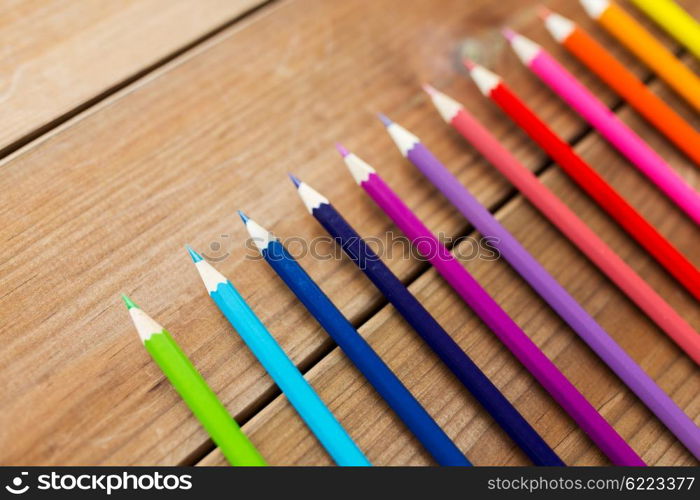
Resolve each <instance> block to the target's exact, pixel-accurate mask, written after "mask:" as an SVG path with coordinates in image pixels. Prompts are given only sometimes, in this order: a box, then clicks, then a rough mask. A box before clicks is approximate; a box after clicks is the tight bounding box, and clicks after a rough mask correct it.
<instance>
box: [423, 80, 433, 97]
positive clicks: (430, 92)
mask: <svg viewBox="0 0 700 500" xmlns="http://www.w3.org/2000/svg"><path fill="white" fill-rule="evenodd" d="M421 86H422V87H423V90H425V92H426V93H427V94H428V95H431V96H433V95H435V94H437V90H435V87H433V86H432V85H430V84H428V83H424V84H423V85H421Z"/></svg>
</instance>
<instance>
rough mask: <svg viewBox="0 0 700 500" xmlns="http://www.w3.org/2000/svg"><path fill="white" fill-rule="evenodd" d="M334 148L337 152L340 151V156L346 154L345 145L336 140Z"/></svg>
mask: <svg viewBox="0 0 700 500" xmlns="http://www.w3.org/2000/svg"><path fill="white" fill-rule="evenodd" d="M335 149H337V150H338V153H340V156H342V157H345V156H347V155H348V150H347V149H345V147H344V146H343V145H342V144H340V143H339V142H336V144H335Z"/></svg>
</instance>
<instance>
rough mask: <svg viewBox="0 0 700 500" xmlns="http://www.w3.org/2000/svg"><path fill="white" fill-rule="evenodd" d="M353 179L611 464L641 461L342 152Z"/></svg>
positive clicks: (364, 168)
mask: <svg viewBox="0 0 700 500" xmlns="http://www.w3.org/2000/svg"><path fill="white" fill-rule="evenodd" d="M344 159H345V163H346V165H347V166H348V168H349V170H350V173H351V174H352V176H353V178H354V179H355V181H356V182H357V183H358V184H359V185H360V186H361V187H362V188H363V189H364V190H365V192H366V193H367V194H368V195H369V196H370V198H372V200H374V202H375V203H376V204H377V206H379V208H381V209H382V211H384V212H385V213H386V214H387V215H388V216H389V218H390V219H391V220H393V222H394V224H396V225H397V226H398V228H399V229H401V231H403V233H404V234H405V235H406V236H407V237H408V239H409V240H411V241H412V242H413V244H414V245H415V246H416V248H417V249H418V251H419V252H420V254H421V255H423V256H424V258H426V259H427V260H429V261H430V263H431V264H432V265H433V267H435V269H436V270H437V271H438V273H440V275H441V276H442V277H443V278H444V279H445V280H446V281H447V282H448V283H449V284H450V285H451V286H452V288H453V289H454V290H455V291H456V292H457V294H459V296H460V297H461V298H462V300H464V301H465V302H466V304H467V305H468V306H469V307H470V308H471V309H472V310H473V311H474V312H475V313H476V314H477V315H478V316H479V317H480V318H481V320H482V321H483V322H484V323H485V324H486V326H488V327H489V328H490V329H491V331H493V333H494V334H496V336H497V337H498V338H499V339H500V340H501V342H503V344H505V346H506V347H507V348H508V349H509V350H510V351H511V352H512V353H513V355H514V356H515V357H516V358H518V360H519V361H520V362H521V363H522V364H523V366H524V367H525V368H526V369H527V370H528V371H530V373H531V374H532V375H533V377H535V379H537V381H539V383H540V384H541V385H542V386H543V387H544V388H545V389H546V390H547V391H548V392H549V393H550V395H551V396H552V398H554V400H555V401H556V402H557V403H559V404H560V405H561V406H562V408H563V409H564V410H565V411H566V412H567V413H568V414H569V415H570V416H571V418H573V419H574V421H575V422H576V423H577V424H578V425H579V427H581V429H583V430H584V432H586V433H587V434H588V435H589V436H590V438H591V439H592V440H593V442H595V443H596V445H598V447H599V448H600V449H601V450H602V451H603V453H605V454H606V455H607V456H608V457H609V458H610V460H611V461H612V463H613V464H615V465H636V466H640V465H645V464H644V462H643V461H642V459H641V458H640V457H639V456H638V455H637V454H636V453H635V452H634V450H633V449H632V448H630V446H629V445H628V444H627V443H626V442H625V441H624V440H623V439H622V437H620V435H619V434H618V433H617V432H616V431H615V429H613V428H612V426H610V424H608V423H607V422H606V421H605V419H604V418H603V417H602V416H601V415H600V414H599V413H598V412H597V411H596V409H595V408H594V407H593V406H591V404H590V403H589V402H588V401H587V400H586V398H584V397H583V395H582V394H581V393H580V392H579V391H578V390H577V389H576V387H574V385H573V384H572V383H571V382H569V380H568V379H567V378H566V377H565V376H564V375H563V374H562V373H561V372H560V371H559V369H558V368H557V367H556V366H555V365H554V363H552V362H551V361H550V360H549V359H548V358H547V357H546V356H545V355H544V353H543V352H542V351H541V350H540V349H539V348H538V347H537V345H535V343H534V342H533V341H532V340H530V338H529V337H528V336H527V335H526V334H525V332H523V331H522V330H521V329H520V327H519V326H518V325H517V324H516V323H515V322H514V321H513V320H512V319H511V318H510V317H509V316H508V314H507V313H506V312H505V311H504V310H503V309H502V308H501V307H500V306H499V305H498V303H496V301H495V300H494V299H493V298H491V296H490V295H489V294H488V293H487V292H486V290H484V289H483V288H482V287H481V285H479V283H478V282H477V281H476V280H475V279H474V278H473V277H472V276H471V274H469V272H468V271H467V270H466V269H465V268H464V267H463V266H462V264H461V263H460V262H459V261H458V260H457V259H456V258H455V257H454V256H453V255H452V254H451V253H450V251H449V250H448V249H447V247H445V245H443V244H442V242H440V240H439V239H438V238H437V237H436V236H435V235H434V234H433V233H432V232H431V231H430V230H429V229H428V228H427V227H426V226H425V225H424V224H423V223H422V222H421V221H420V220H419V219H418V217H416V215H415V214H414V213H413V212H411V210H410V209H409V208H408V207H407V206H406V205H405V204H404V203H403V201H401V199H400V198H399V197H398V196H397V195H396V193H394V192H393V191H392V190H391V188H390V187H389V186H388V185H387V184H386V183H385V182H384V181H383V180H382V179H381V177H379V175H377V173H376V171H375V170H374V169H373V168H372V167H370V166H369V165H368V164H367V163H365V162H364V161H362V160H361V159H360V158H358V157H357V156H356V155H354V154H352V153H348V154H346V155H345V157H344Z"/></svg>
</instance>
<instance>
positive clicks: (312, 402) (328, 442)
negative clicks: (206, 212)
mask: <svg viewBox="0 0 700 500" xmlns="http://www.w3.org/2000/svg"><path fill="white" fill-rule="evenodd" d="M187 251H188V252H189V253H190V255H191V256H192V260H193V261H194V263H195V266H196V267H197V270H198V271H199V274H200V276H201V277H202V280H203V281H204V286H205V287H206V288H207V291H208V292H209V295H210V296H211V298H212V299H214V302H216V305H217V306H219V309H220V310H221V312H222V313H224V316H226V318H227V319H228V320H229V322H230V323H231V325H232V326H233V327H234V328H235V329H236V331H237V332H238V334H239V335H240V336H241V338H242V339H243V341H244V342H245V343H246V345H247V346H248V347H249V348H250V350H251V351H253V354H254V355H255V357H257V358H258V360H259V361H260V363H261V364H262V365H263V367H264V368H265V370H267V372H268V373H269V374H270V376H271V377H272V379H273V380H274V381H275V383H276V384H277V385H278V386H279V388H280V389H281V390H282V392H283V393H284V395H285V396H286V397H287V399H288V400H289V402H290V403H291V404H292V406H294V408H296V410H297V412H298V413H299V415H300V416H301V418H302V419H303V420H304V422H306V425H308V426H309V429H311V432H313V433H314V435H315V436H316V438H317V439H318V440H319V442H320V443H321V444H322V445H323V447H324V448H325V449H326V451H327V452H328V454H329V455H330V456H331V457H332V458H333V460H335V462H336V463H337V464H338V465H346V466H367V465H372V464H370V463H369V461H368V460H367V458H365V456H364V455H363V454H362V451H360V449H359V448H358V447H357V445H356V444H355V442H354V441H353V440H352V438H351V437H350V436H349V435H348V433H347V432H346V431H345V429H344V428H343V426H341V425H340V423H339V422H338V421H337V420H336V418H335V417H334V416H333V414H332V413H331V412H330V410H329V409H328V408H327V407H326V405H325V404H324V403H323V401H321V398H319V397H318V394H316V391H314V390H313V388H312V387H311V385H309V383H308V382H307V381H306V379H305V378H304V377H303V375H302V374H301V373H300V372H299V370H298V369H297V367H296V366H294V363H292V361H291V360H290V359H289V357H287V355H286V354H285V352H284V351H283V350H282V348H281V347H280V346H279V344H278V343H277V341H276V340H275V339H274V338H273V337H272V335H270V332H268V330H267V328H265V325H263V323H262V322H261V321H260V319H258V317H257V316H256V315H255V313H254V312H253V310H252V309H251V308H250V307H249V306H248V304H247V303H246V302H245V300H243V297H241V295H240V294H239V293H238V290H236V288H235V287H234V286H233V285H232V284H231V282H230V281H229V280H227V279H226V277H224V275H222V274H221V273H220V272H219V271H217V270H216V269H214V267H212V266H211V265H210V264H209V263H208V262H207V261H205V260H203V259H202V257H201V255H199V254H198V253H197V252H195V251H194V250H193V249H192V248H190V247H189V246H188V247H187Z"/></svg>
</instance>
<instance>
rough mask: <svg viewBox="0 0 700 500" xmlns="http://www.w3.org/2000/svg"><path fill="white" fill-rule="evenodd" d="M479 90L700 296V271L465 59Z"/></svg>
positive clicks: (513, 97)
mask: <svg viewBox="0 0 700 500" xmlns="http://www.w3.org/2000/svg"><path fill="white" fill-rule="evenodd" d="M466 64H467V67H468V68H469V69H470V74H471V76H472V78H473V79H474V82H475V83H476V85H477V86H478V87H479V89H480V90H481V92H482V93H483V94H484V95H486V96H487V97H489V98H490V99H491V100H493V101H494V102H495V103H496V104H498V106H499V107H500V108H501V109H502V110H503V111H504V112H505V113H506V114H507V115H508V116H509V117H510V118H511V119H512V120H513V121H514V122H515V123H516V124H518V125H519V126H520V127H521V128H522V129H523V130H524V131H525V132H526V133H527V134H528V135H529V136H530V137H531V138H532V139H533V140H534V141H535V142H536V143H537V144H539V146H540V147H541V148H542V149H544V150H545V151H546V152H547V154H548V155H549V156H551V157H552V159H553V160H554V161H555V162H556V163H557V164H558V165H559V166H560V167H561V168H562V169H563V170H564V171H565V172H566V173H567V174H568V175H569V177H571V178H572V179H573V180H574V181H575V182H576V183H577V184H578V185H579V186H580V187H581V188H582V189H583V190H584V191H586V192H587V193H588V195H589V196H590V197H591V198H593V200H595V201H596V203H598V205H599V206H600V207H601V208H602V209H603V210H605V211H606V212H607V213H608V214H609V215H610V216H611V217H612V218H613V219H615V220H616V221H617V223H618V224H619V225H620V226H621V227H622V228H623V229H624V230H625V231H627V233H628V234H629V235H630V236H632V237H633V238H634V239H635V240H636V241H637V243H639V244H640V245H641V246H642V247H643V248H645V249H646V250H647V252H649V254H650V255H651V256H652V257H654V258H655V259H656V260H657V262H659V264H661V265H662V266H663V267H664V268H665V269H666V270H667V271H668V272H669V273H670V274H671V276H673V277H675V278H676V280H678V282H679V283H681V284H682V285H683V286H684V287H685V288H686V289H687V290H688V291H689V292H690V293H691V294H693V296H694V297H695V298H697V299H700V271H698V270H697V268H695V266H694V265H693V264H692V263H691V262H690V261H689V260H688V259H687V258H686V257H685V256H683V254H681V253H680V252H679V251H678V250H677V249H676V248H675V247H674V246H673V245H671V244H670V243H669V242H668V241H667V240H666V238H664V237H663V236H662V235H661V234H660V233H659V232H658V231H657V230H656V229H655V228H654V226H652V225H651V224H650V223H649V222H648V221H647V220H646V219H644V218H643V217H642V216H641V215H640V214H639V213H638V212H637V211H636V210H635V209H634V208H633V207H632V205H630V204H629V203H628V202H627V201H625V199H624V198H623V197H622V196H621V195H620V194H619V193H618V192H617V191H615V190H614V189H613V188H612V187H611V186H610V185H609V184H608V183H607V182H606V181H605V180H604V179H603V178H602V177H601V176H600V174H598V172H596V171H595V170H594V169H593V168H592V167H591V166H590V165H588V164H587V163H586V162H585V161H583V159H581V157H580V156H579V155H578V154H576V152H575V151H574V150H573V148H572V147H571V146H569V144H568V143H567V142H566V141H564V140H563V139H561V138H560V137H559V136H557V135H556V134H555V133H554V132H553V131H552V130H551V129H550V128H549V127H548V126H547V125H546V124H545V123H544V122H543V121H542V120H541V119H540V118H539V117H538V116H537V115H536V114H535V113H534V112H533V111H532V110H531V109H530V108H528V107H527V106H526V105H525V103H524V102H523V101H522V100H521V99H520V98H519V97H518V96H517V95H516V94H515V93H514V92H513V91H512V90H510V89H509V88H508V87H507V86H506V85H505V84H504V83H503V81H502V80H501V78H500V77H499V76H497V75H495V74H494V73H492V72H491V71H489V70H487V69H486V68H484V67H483V66H480V65H478V64H474V63H472V62H471V61H467V62H466Z"/></svg>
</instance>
